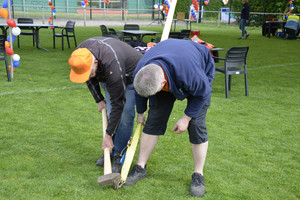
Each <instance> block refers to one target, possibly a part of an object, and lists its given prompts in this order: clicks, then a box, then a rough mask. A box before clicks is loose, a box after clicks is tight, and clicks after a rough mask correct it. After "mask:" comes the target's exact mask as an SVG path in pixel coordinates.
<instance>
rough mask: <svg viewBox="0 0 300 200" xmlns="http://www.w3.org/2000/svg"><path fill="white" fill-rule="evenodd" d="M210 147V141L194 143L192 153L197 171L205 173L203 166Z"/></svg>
mask: <svg viewBox="0 0 300 200" xmlns="http://www.w3.org/2000/svg"><path fill="white" fill-rule="evenodd" d="M207 149H208V142H204V143H201V144H192V153H193V158H194V165H195V171H194V172H196V173H200V174H201V175H203V168H204V163H205V158H206V153H207Z"/></svg>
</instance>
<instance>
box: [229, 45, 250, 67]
mask: <svg viewBox="0 0 300 200" xmlns="http://www.w3.org/2000/svg"><path fill="white" fill-rule="evenodd" d="M248 50H249V47H231V48H229V49H228V51H227V53H226V57H225V64H226V67H240V66H244V67H246V58H247V53H248Z"/></svg>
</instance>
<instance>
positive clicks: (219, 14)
mask: <svg viewBox="0 0 300 200" xmlns="http://www.w3.org/2000/svg"><path fill="white" fill-rule="evenodd" d="M220 18H221V12H220V11H219V12H218V27H220Z"/></svg>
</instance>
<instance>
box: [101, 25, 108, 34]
mask: <svg viewBox="0 0 300 200" xmlns="http://www.w3.org/2000/svg"><path fill="white" fill-rule="evenodd" d="M100 29H101V32H102V36H107V35H109V33H108V30H107V28H106V26H105V25H100Z"/></svg>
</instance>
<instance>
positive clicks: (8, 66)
mask: <svg viewBox="0 0 300 200" xmlns="http://www.w3.org/2000/svg"><path fill="white" fill-rule="evenodd" d="M10 68H11V66H10V65H9V66H8V71H9V72H11V69H10ZM15 70H16V69H15V68H14V71H15Z"/></svg>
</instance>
